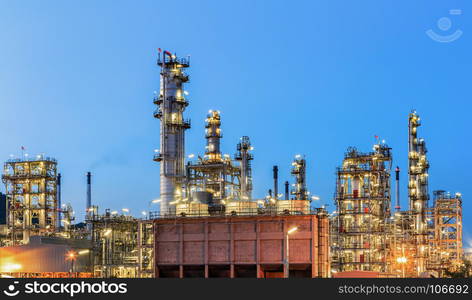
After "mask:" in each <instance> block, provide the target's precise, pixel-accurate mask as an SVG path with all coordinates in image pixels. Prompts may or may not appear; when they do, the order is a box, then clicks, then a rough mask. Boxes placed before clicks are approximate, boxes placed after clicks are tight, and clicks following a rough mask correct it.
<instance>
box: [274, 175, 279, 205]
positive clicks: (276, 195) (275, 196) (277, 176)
mask: <svg viewBox="0 0 472 300" xmlns="http://www.w3.org/2000/svg"><path fill="white" fill-rule="evenodd" d="M273 172H274V199H275V200H276V201H277V200H278V197H279V194H278V193H279V167H278V166H274V168H273Z"/></svg>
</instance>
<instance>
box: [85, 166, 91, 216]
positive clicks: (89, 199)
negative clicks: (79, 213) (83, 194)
mask: <svg viewBox="0 0 472 300" xmlns="http://www.w3.org/2000/svg"><path fill="white" fill-rule="evenodd" d="M91 208H92V173H90V172H87V202H86V203H85V211H86V212H87V216H90V215H91V212H90V209H91Z"/></svg>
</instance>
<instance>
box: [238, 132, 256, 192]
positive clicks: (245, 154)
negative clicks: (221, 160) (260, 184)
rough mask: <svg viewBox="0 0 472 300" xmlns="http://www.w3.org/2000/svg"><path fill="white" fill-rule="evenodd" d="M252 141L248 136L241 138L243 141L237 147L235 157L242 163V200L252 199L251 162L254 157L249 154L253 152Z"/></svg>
mask: <svg viewBox="0 0 472 300" xmlns="http://www.w3.org/2000/svg"><path fill="white" fill-rule="evenodd" d="M252 149H253V148H252V146H251V141H250V140H249V137H248V136H243V137H241V141H240V142H239V143H238V145H237V148H236V150H237V152H236V154H235V156H234V158H235V160H237V161H240V168H241V179H240V180H241V199H242V200H250V199H252V170H251V160H253V159H254V157H253V155H252V154H251V153H249V151H250V150H252Z"/></svg>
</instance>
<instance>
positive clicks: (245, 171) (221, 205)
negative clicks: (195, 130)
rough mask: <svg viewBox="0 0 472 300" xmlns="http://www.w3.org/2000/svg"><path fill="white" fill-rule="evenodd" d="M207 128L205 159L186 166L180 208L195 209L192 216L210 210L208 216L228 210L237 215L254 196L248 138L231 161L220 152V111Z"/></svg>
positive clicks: (210, 118)
mask: <svg viewBox="0 0 472 300" xmlns="http://www.w3.org/2000/svg"><path fill="white" fill-rule="evenodd" d="M205 128H206V130H205V138H206V146H205V155H204V156H203V157H201V156H199V157H198V160H197V161H194V162H188V163H187V167H186V173H187V178H186V197H182V200H181V201H179V202H177V203H178V204H177V206H181V205H186V206H185V207H190V206H192V205H193V206H194V207H195V208H193V209H192V210H193V211H192V212H191V213H193V212H194V213H196V214H198V215H202V212H201V211H199V210H207V212H208V213H209V214H222V213H224V212H225V208H226V207H227V206H231V207H235V209H236V211H238V210H240V209H239V208H242V207H241V206H244V205H243V204H241V202H248V200H249V199H250V198H249V197H250V195H251V194H252V177H251V165H250V160H252V159H253V156H252V154H251V153H249V151H250V150H251V149H252V147H251V144H250V141H249V138H248V137H243V138H242V139H241V142H240V143H239V144H238V146H237V149H238V152H237V153H236V155H235V159H234V160H232V159H231V157H230V156H229V155H228V154H224V155H223V154H222V153H221V150H220V146H221V145H220V143H221V138H222V137H223V135H222V133H221V115H220V112H219V111H216V110H210V111H209V113H208V116H207V118H206V120H205ZM236 162H239V164H237V163H236ZM182 203H188V204H182ZM243 209H248V208H247V207H246V208H243Z"/></svg>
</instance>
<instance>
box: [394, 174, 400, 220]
mask: <svg viewBox="0 0 472 300" xmlns="http://www.w3.org/2000/svg"><path fill="white" fill-rule="evenodd" d="M395 184H396V186H395V188H396V190H395V200H396V205H395V211H397V212H399V211H400V168H399V167H398V166H397V168H396V169H395Z"/></svg>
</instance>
